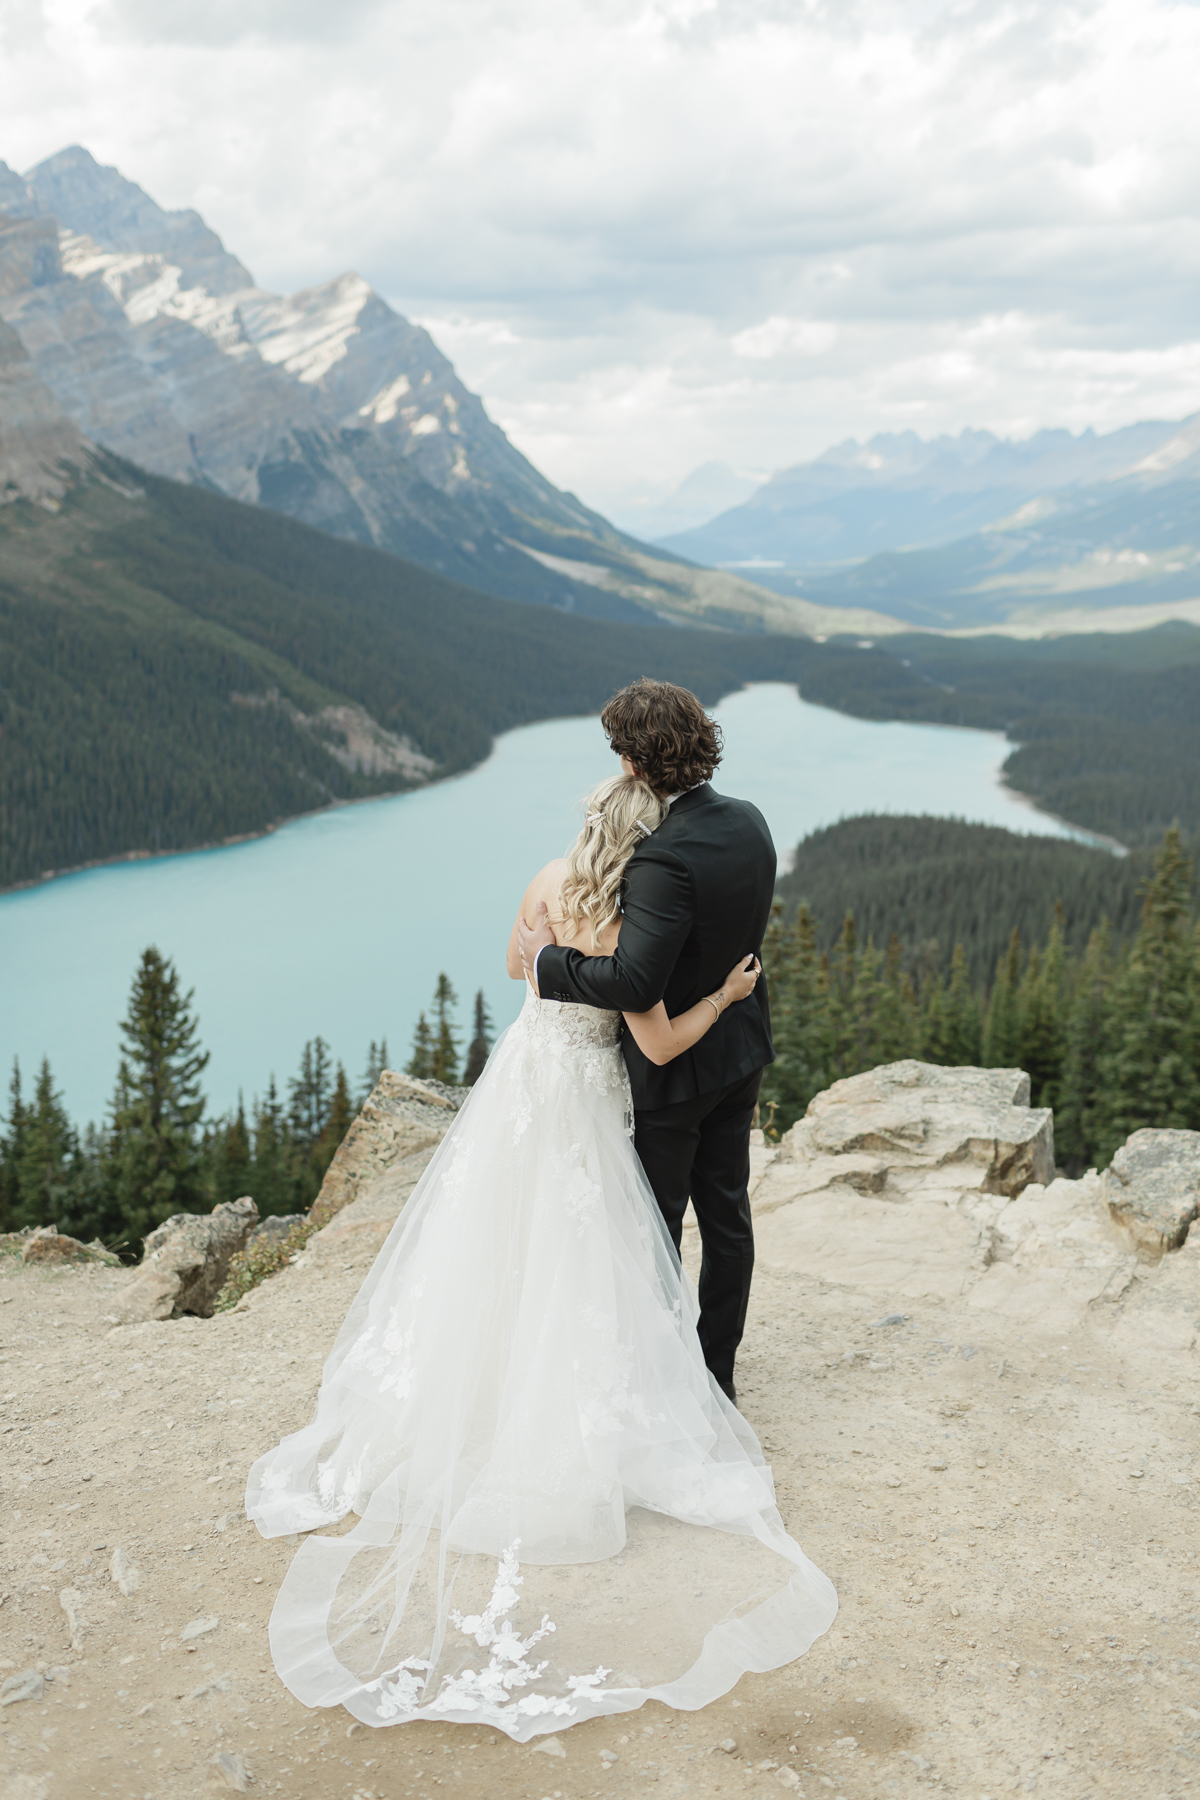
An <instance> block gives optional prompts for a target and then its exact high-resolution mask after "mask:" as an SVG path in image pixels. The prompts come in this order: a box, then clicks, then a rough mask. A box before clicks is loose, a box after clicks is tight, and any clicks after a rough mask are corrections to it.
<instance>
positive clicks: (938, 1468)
mask: <svg viewBox="0 0 1200 1800" xmlns="http://www.w3.org/2000/svg"><path fill="white" fill-rule="evenodd" d="M948 1466H949V1465H948V1464H947V1463H944V1462H931V1463H930V1465H929V1467H930V1468H931V1469H932V1470H933V1472H934V1474H935V1475H944V1474H945V1473H946V1469H947V1467H948Z"/></svg>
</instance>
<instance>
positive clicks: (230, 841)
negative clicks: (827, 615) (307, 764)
mask: <svg viewBox="0 0 1200 1800" xmlns="http://www.w3.org/2000/svg"><path fill="white" fill-rule="evenodd" d="M761 685H770V684H763V683H759V682H744V683H743V684H742V685H741V687H737V688H731V689H730V690H729V693H728V694H722V696H721V698H720V700H718V701H716V702H715V705H716V706H720V705H721V704H722V702H723V701H725V700H728V699H729V698H730V697H731V695H733V694H737V693H743V692H745V691H747V690H748V689H750V688H754V687H757V686H761ZM786 685H788V686H791V685H792V684H791V683H787V684H786ZM796 691H797V694H798V696H799V698H800V699H801V700H803V699H804V694H803V692H802V691H801V690H800V688H799V685H798V684H797V688H796ZM805 704H806V705H809V706H819V707H821V709H822V711H828V712H832V713H834V714H836V715H837V717H839V718H843V719H856V718H858V717H859V715H858V714H857V713H845V712H842V711H841V709H840V708H839V707H836V706H827V705H825V703H823V702H821V701H813V700H808V701H806V702H805ZM599 716H600V715H599V714H598V713H556V714H554V715H552V716H551V717H550V718H547V719H530V720H528V721H527V723H526V724H524V725H514V726H513V727H512V731H527V730H529V729H530V727H531V726H536V725H553V724H557V723H558V722H559V721H560V720H565V719H581V718H583V719H594V718H599ZM874 722H875V723H877V724H904V723H908V721H905V720H888V719H880V720H876V721H874ZM916 722H917V723H920V724H922V725H924V726H925V727H926V728H927V729H929V730H932V731H939V730H945V731H963V730H968V731H969V730H972V729H976V728H974V727H971V726H960V725H943V724H940V723H936V722H931V721H925V720H921V721H916ZM979 729H982V728H979ZM509 735H510V733H509V732H506V731H502V732H498V733H497V734H496V736H495V737H494V738H493V739H492V740H491V743H490V744H489V746H488V751H487V754H486V756H481V757H480V758H479V760H478V761H477V762H473V763H470V764H468V765H467V767H466V768H464V769H455V770H454V771H453V772H452V773H451V774H448V775H435V776H433V777H431V778H430V779H429V780H428V781H422V782H416V783H414V784H413V785H412V786H411V787H402V788H395V789H393V791H392V792H391V793H387V794H358V795H356V796H354V797H353V798H351V799H338V800H328V801H326V803H325V805H324V806H314V807H310V808H309V810H308V811H307V812H298V813H287V814H286V815H285V816H284V817H283V818H280V819H272V820H271V821H270V823H269V824H267V825H262V826H260V827H259V828H258V829H257V830H256V831H239V832H235V833H234V834H233V835H232V836H231V837H224V838H211V839H209V840H208V841H207V842H206V843H202V844H180V845H178V846H177V847H176V848H175V849H173V850H120V851H118V852H117V853H116V854H115V855H113V856H98V857H95V858H94V859H93V860H92V861H91V862H82V863H72V864H71V865H70V867H69V868H65V869H46V870H44V871H43V873H42V874H40V875H31V876H30V877H29V878H28V879H27V880H25V881H14V882H13V883H12V884H11V885H10V886H8V887H0V900H2V899H5V898H7V896H8V895H10V894H21V893H27V892H28V891H29V890H30V889H31V888H43V887H48V886H49V885H50V884H51V883H52V882H55V881H65V880H66V879H67V878H68V877H69V876H71V875H86V874H89V873H90V872H91V871H93V870H95V869H112V868H117V867H119V866H120V865H122V864H124V863H141V862H161V861H164V860H165V859H167V858H170V857H175V856H202V855H204V854H206V853H207V852H209V851H212V850H230V849H232V848H233V847H234V845H235V844H253V843H258V842H260V841H261V840H262V839H263V838H269V837H272V836H273V835H274V834H275V833H276V832H277V831H282V830H283V828H284V827H285V826H287V825H294V824H296V823H297V822H298V821H299V820H301V819H318V818H321V817H323V816H324V815H325V814H327V813H333V812H339V811H342V810H343V809H344V808H346V807H350V806H374V805H375V804H376V802H377V801H380V800H399V799H402V798H403V797H404V796H405V795H408V794H421V793H426V792H428V790H429V789H430V788H436V787H446V786H449V785H450V784H451V783H452V782H455V781H460V780H462V779H463V778H464V777H465V776H467V775H473V774H474V773H475V772H476V771H477V770H478V769H481V768H482V767H483V766H484V764H485V763H487V762H488V761H489V760H490V759H491V758H492V757H493V756H494V755H495V753H496V745H497V744H498V743H499V742H500V740H501V738H505V737H508V736H509ZM986 735H989V736H991V735H995V734H993V733H990V732H989V733H987V734H986ZM1013 747H1014V749H1019V748H1020V746H1019V745H1014V746H1013ZM998 785H999V786H1000V787H1001V788H1003V789H1004V790H1005V792H1006V793H1009V794H1011V795H1012V796H1013V799H1014V800H1016V801H1018V802H1020V804H1021V805H1022V806H1024V807H1027V808H1028V809H1029V810H1030V811H1031V812H1033V813H1036V814H1037V815H1038V817H1039V818H1043V819H1046V820H1047V821H1049V822H1050V823H1051V824H1052V825H1057V826H1060V827H1062V828H1065V829H1066V830H1067V831H1069V832H1079V833H1082V834H1083V835H1084V836H1085V837H1086V838H1087V839H1088V840H1089V841H1090V842H1092V843H1095V844H1096V846H1097V848H1104V849H1107V850H1110V851H1111V852H1112V853H1113V855H1115V856H1128V854H1129V848H1128V846H1127V845H1126V844H1122V843H1120V842H1119V840H1118V839H1116V838H1110V837H1106V836H1105V835H1104V833H1103V832H1099V831H1090V830H1089V829H1088V827H1087V826H1086V825H1077V824H1076V823H1075V822H1074V820H1072V819H1065V818H1063V817H1062V815H1061V814H1060V813H1052V812H1048V811H1047V810H1046V808H1045V807H1043V806H1039V805H1038V803H1037V801H1036V800H1035V799H1034V797H1033V796H1032V794H1025V793H1023V792H1022V791H1021V789H1020V788H1018V787H1014V786H1013V785H1012V783H1011V782H1010V781H1009V780H1008V779H1007V778H1006V777H1005V775H1004V773H1003V771H1001V772H1000V776H999V782H998ZM795 849H796V846H795V845H794V844H793V845H792V846H791V849H790V850H789V851H786V852H781V867H782V858H783V857H784V856H790V855H794V854H795Z"/></svg>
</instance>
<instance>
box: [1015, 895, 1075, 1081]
mask: <svg viewBox="0 0 1200 1800" xmlns="http://www.w3.org/2000/svg"><path fill="white" fill-rule="evenodd" d="M1065 923H1066V921H1065V919H1064V917H1063V911H1062V908H1061V906H1059V907H1056V908H1055V913H1054V922H1053V924H1052V925H1051V927H1050V936H1049V937H1048V938H1047V940H1046V944H1045V948H1044V950H1042V951H1039V950H1038V949H1037V947H1036V945H1035V946H1034V948H1033V949H1032V950H1031V951H1030V952H1029V962H1028V963H1027V965H1026V968H1025V974H1024V976H1023V977H1022V980H1021V987H1020V992H1019V995H1018V1012H1019V1015H1020V1026H1019V1031H1020V1045H1021V1054H1020V1067H1021V1068H1023V1069H1024V1070H1025V1072H1026V1074H1027V1075H1028V1076H1029V1085H1030V1100H1031V1104H1032V1105H1034V1106H1057V1104H1058V1095H1059V1089H1060V1085H1061V1082H1062V1072H1063V1061H1064V1058H1065V1057H1066V1053H1067V983H1068V971H1067V956H1066V949H1065V946H1064V942H1063V935H1064V927H1065Z"/></svg>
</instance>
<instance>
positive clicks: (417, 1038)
mask: <svg viewBox="0 0 1200 1800" xmlns="http://www.w3.org/2000/svg"><path fill="white" fill-rule="evenodd" d="M404 1072H405V1074H406V1075H415V1077H416V1078H417V1080H418V1081H428V1080H429V1078H430V1076H431V1075H432V1074H433V1033H432V1032H431V1031H430V1029H429V1021H428V1019H427V1018H426V1017H425V1014H424V1013H422V1014H421V1015H420V1017H419V1018H418V1020H417V1024H416V1029H415V1031H414V1032H413V1046H412V1055H411V1056H410V1057H409V1059H408V1061H407V1062H406V1063H405V1065H404Z"/></svg>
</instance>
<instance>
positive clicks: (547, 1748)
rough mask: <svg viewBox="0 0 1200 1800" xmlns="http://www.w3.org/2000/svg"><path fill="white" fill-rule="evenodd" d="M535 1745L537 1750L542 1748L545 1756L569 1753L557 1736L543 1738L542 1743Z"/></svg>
mask: <svg viewBox="0 0 1200 1800" xmlns="http://www.w3.org/2000/svg"><path fill="white" fill-rule="evenodd" d="M533 1747H534V1749H535V1750H540V1751H541V1752H542V1754H543V1756H565V1755H566V1754H567V1753H566V1751H565V1750H564V1749H563V1747H562V1745H561V1744H560V1743H559V1741H558V1739H557V1738H556V1737H548V1738H543V1739H542V1741H541V1743H540V1744H535V1745H534V1746H533Z"/></svg>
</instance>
